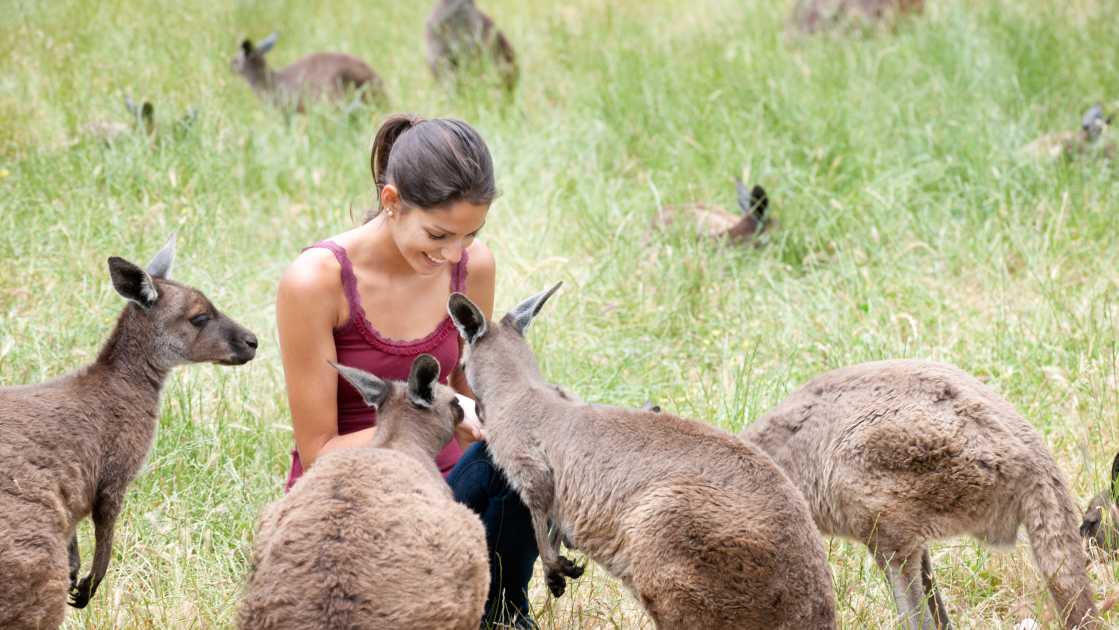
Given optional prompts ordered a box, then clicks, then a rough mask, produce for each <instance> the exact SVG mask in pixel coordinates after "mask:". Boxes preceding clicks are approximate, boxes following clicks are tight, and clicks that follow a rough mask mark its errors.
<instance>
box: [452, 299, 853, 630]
mask: <svg viewBox="0 0 1119 630" xmlns="http://www.w3.org/2000/svg"><path fill="white" fill-rule="evenodd" d="M558 286H559V285H556V287H553V288H552V289H551V290H549V291H546V292H544V293H541V294H539V295H536V296H534V297H532V298H529V299H528V300H527V301H525V302H524V303H522V304H521V305H519V306H517V307H516V308H514V309H513V310H512V311H510V312H509V314H508V315H506V316H505V317H504V318H503V319H502V320H501V321H500V322H499V323H494V322H488V321H486V319H485V317H484V316H483V315H482V312H481V311H480V310H479V309H478V308H477V307H476V306H475V305H474V304H473V303H471V301H470V300H469V299H467V298H466V296H464V295H462V294H460V293H454V294H452V295H451V298H450V301H449V304H448V310H449V312H450V314H451V318H452V319H453V320H454V323H455V325H456V326H457V327H458V329H459V332H460V334H461V335H462V337H463V339H464V340H465V346H466V348H465V350H464V361H465V370H466V377H467V380H468V382H469V383H470V386H471V388H472V389H473V391H474V393H475V394H476V395H477V396H478V400H479V401H481V403H482V405H481V406H480V407H479V409H480V411H479V417H480V418H481V420H482V422H483V423H484V424H485V427H486V435H487V440H488V445H489V450H490V453H491V454H492V456H493V460H494V462H495V463H496V464H497V465H498V466H499V467H500V468H501V469H502V470H503V471H504V473H505V475H506V476H507V477H508V479H509V481H510V483H511V484H512V485H513V487H514V488H516V489H517V491H518V492H519V493H520V495H521V497H522V498H523V499H524V502H525V505H526V506H528V509H529V511H530V512H531V514H532V522H533V528H534V530H535V534H536V542H537V545H538V547H539V550H540V559H541V561H542V563H543V565H544V575H545V577H546V579H547V584H548V588H549V589H550V590H551V592H552V594H553V595H554V596H556V597H559V596H560V595H562V594H563V592H564V589H565V578H568V577H570V578H578V577H579V576H580V575H581V574H582V571H583V570H582V567H580V566H577V565H575V564H574V563H573V562H571V561H570V560H568V559H567V558H565V557H563V556H561V555H560V554H559V546H560V542H561V540H562V541H563V542H564V544H566V545H567V546H568V547H572V548H574V549H578V550H580V551H582V552H584V553H585V554H587V556H589V557H590V558H591V559H592V560H594V561H595V562H597V563H598V564H600V565H601V566H602V567H603V568H605V569H606V570H607V571H608V572H610V574H612V575H614V576H615V577H617V578H618V579H619V580H621V581H622V583H623V584H625V585H626V587H627V588H629V589H630V591H631V592H632V593H633V594H634V595H635V596H636V598H637V599H638V601H640V602H641V604H642V605H643V606H644V608H645V610H646V611H648V613H649V615H650V616H651V617H652V619H653V621H654V623H656V626H657V628H658V629H659V630H684V629H688V630H716V629H718V630H724V629H728V628H735V629H738V630H748V629H751V628H754V629H759V630H777V629H788V630H792V629H794V628H796V629H803V628H813V629H816V628H834V627H835V603H834V594H833V591H832V584H831V573H830V571H829V569H828V564H827V556H826V554H825V552H824V547H823V543H822V541H821V539H820V535H819V533H818V532H817V531H816V529H815V528H814V527H813V526H812V519H811V515H810V514H809V512H808V508H807V506H806V505H805V504H804V499H803V498H801V496H800V493H799V492H797V490H796V488H795V487H794V486H793V485H792V483H791V482H790V481H789V479H788V478H787V477H786V476H785V475H784V474H783V473H782V472H781V470H780V469H778V468H777V466H776V465H774V463H773V462H772V461H771V460H770V459H769V457H767V456H766V455H765V453H763V452H762V451H761V450H760V449H757V448H756V447H754V446H752V445H749V444H747V443H745V442H742V441H740V440H737V439H735V438H734V437H733V436H731V435H728V434H726V433H724V432H723V431H720V430H718V429H717V428H715V427H712V426H710V425H707V424H703V423H701V422H696V421H693V420H686V419H684V418H679V417H677V416H673V415H670V414H658V413H655V412H652V411H643V410H639V409H623V408H619V407H611V406H606V405H594V404H587V403H585V402H582V401H580V400H578V399H577V398H575V397H573V396H571V395H570V394H567V393H566V392H565V391H564V390H563V389H561V388H558V387H556V386H554V385H552V384H550V383H548V382H547V381H545V380H544V377H543V376H541V374H540V370H539V368H538V367H537V363H536V359H535V357H534V356H533V353H532V349H531V348H530V347H529V345H528V343H527V341H526V340H525V338H524V333H525V330H526V329H527V328H528V326H529V324H530V323H531V321H532V318H533V317H534V316H535V315H536V314H537V313H538V312H539V311H540V308H541V307H542V306H543V305H544V302H545V301H546V300H547V299H548V297H549V296H551V294H552V293H553V292H554V291H555V290H556V288H558Z"/></svg>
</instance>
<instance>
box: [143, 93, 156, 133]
mask: <svg viewBox="0 0 1119 630" xmlns="http://www.w3.org/2000/svg"><path fill="white" fill-rule="evenodd" d="M140 120H142V121H144V131H145V132H146V133H147V134H148V135H151V134H152V133H153V132H154V131H155V105H152V104H151V101H144V104H143V105H141V106H140Z"/></svg>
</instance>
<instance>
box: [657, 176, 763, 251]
mask: <svg viewBox="0 0 1119 630" xmlns="http://www.w3.org/2000/svg"><path fill="white" fill-rule="evenodd" d="M734 183H735V188H736V190H737V193H738V208H739V211H740V212H739V213H737V214H736V213H732V212H728V211H727V210H725V209H723V208H722V207H721V206H717V205H714V204H707V203H688V204H675V205H667V206H662V207H661V208H660V209H658V210H657V214H656V216H655V217H654V218H653V224H654V225H655V226H656V227H658V228H661V229H664V228H668V227H670V226H673V225H676V224H684V225H687V226H689V227H691V228H694V230H695V234H696V236H699V237H701V238H713V239H726V240H728V241H730V242H731V243H747V242H752V243H754V244H757V243H758V240H757V237H758V236H759V235H761V233H762V232H764V231H765V230H767V229H768V228H770V227H771V225H772V223H773V221H772V219H770V218H769V217H768V216H767V215H766V211H767V210H768V209H769V196H768V195H767V194H766V192H765V189H764V188H762V187H761V186H754V187H753V188H747V187H746V184H744V183H742V180H740V179H737V178H736V179H735V182H734Z"/></svg>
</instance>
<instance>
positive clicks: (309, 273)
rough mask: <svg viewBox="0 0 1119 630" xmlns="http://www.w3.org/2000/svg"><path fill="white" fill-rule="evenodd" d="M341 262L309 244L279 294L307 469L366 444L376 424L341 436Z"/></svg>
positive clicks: (295, 422) (288, 379)
mask: <svg viewBox="0 0 1119 630" xmlns="http://www.w3.org/2000/svg"><path fill="white" fill-rule="evenodd" d="M342 295H343V294H342V283H341V279H340V276H339V266H338V262H337V261H336V260H335V259H334V257H333V256H332V255H331V254H330V252H329V251H326V250H321V249H309V250H307V251H306V252H304V253H303V254H301V255H300V256H299V258H297V259H296V260H295V261H294V262H293V263H292V264H291V266H289V267H288V269H287V271H285V272H284V276H283V278H281V279H280V287H279V290H278V291H277V294H276V327H277V329H278V332H279V336H280V356H281V358H282V360H283V365H284V381H285V383H286V384H287V393H288V405H289V406H290V407H291V424H292V428H293V430H294V433H295V448H296V449H297V450H298V451H299V459H300V461H301V462H302V464H303V469H304V470H307V469H309V468H310V467H311V465H312V464H314V463H315V460H316V459H318V457H319V455H321V454H322V453H324V452H327V451H331V450H334V449H337V448H345V447H351V446H363V445H366V444H369V443H370V442H371V441H372V439H373V431H374V428H372V427H371V428H368V429H363V430H361V431H357V432H355V433H350V434H347V435H341V436H340V435H338V401H337V395H338V373H337V372H336V371H335V370H334V368H332V367H330V364H329V363H327V361H334V360H336V359H337V356H336V354H335V348H334V336H333V329H334V328H335V326H336V325H338V323H339V322H340V321H342V320H344V317H345V314H346V313H347V311H346V304H345V300H343V299H342V297H341V296H342Z"/></svg>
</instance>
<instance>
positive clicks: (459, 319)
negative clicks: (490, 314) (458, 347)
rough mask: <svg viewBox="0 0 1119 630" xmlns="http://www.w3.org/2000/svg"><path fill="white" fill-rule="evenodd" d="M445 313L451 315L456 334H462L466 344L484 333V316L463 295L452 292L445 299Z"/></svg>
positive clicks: (469, 343)
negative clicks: (448, 297)
mask: <svg viewBox="0 0 1119 630" xmlns="http://www.w3.org/2000/svg"><path fill="white" fill-rule="evenodd" d="M447 313H449V314H450V315H451V321H453V322H454V323H455V328H458V334H459V335H462V338H463V340H464V341H466V343H467V345H473V344H474V342H475V341H478V339H479V338H481V336H482V335H484V334H486V327H487V325H488V324H487V323H486V316H485V315H483V314H482V311H481V310H479V309H478V307H477V306H474V303H473V302H471V301H470V298H468V297H466V296H465V295H463V294H461V293H458V292H455V293H452V294H451V299H449V300H447Z"/></svg>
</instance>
